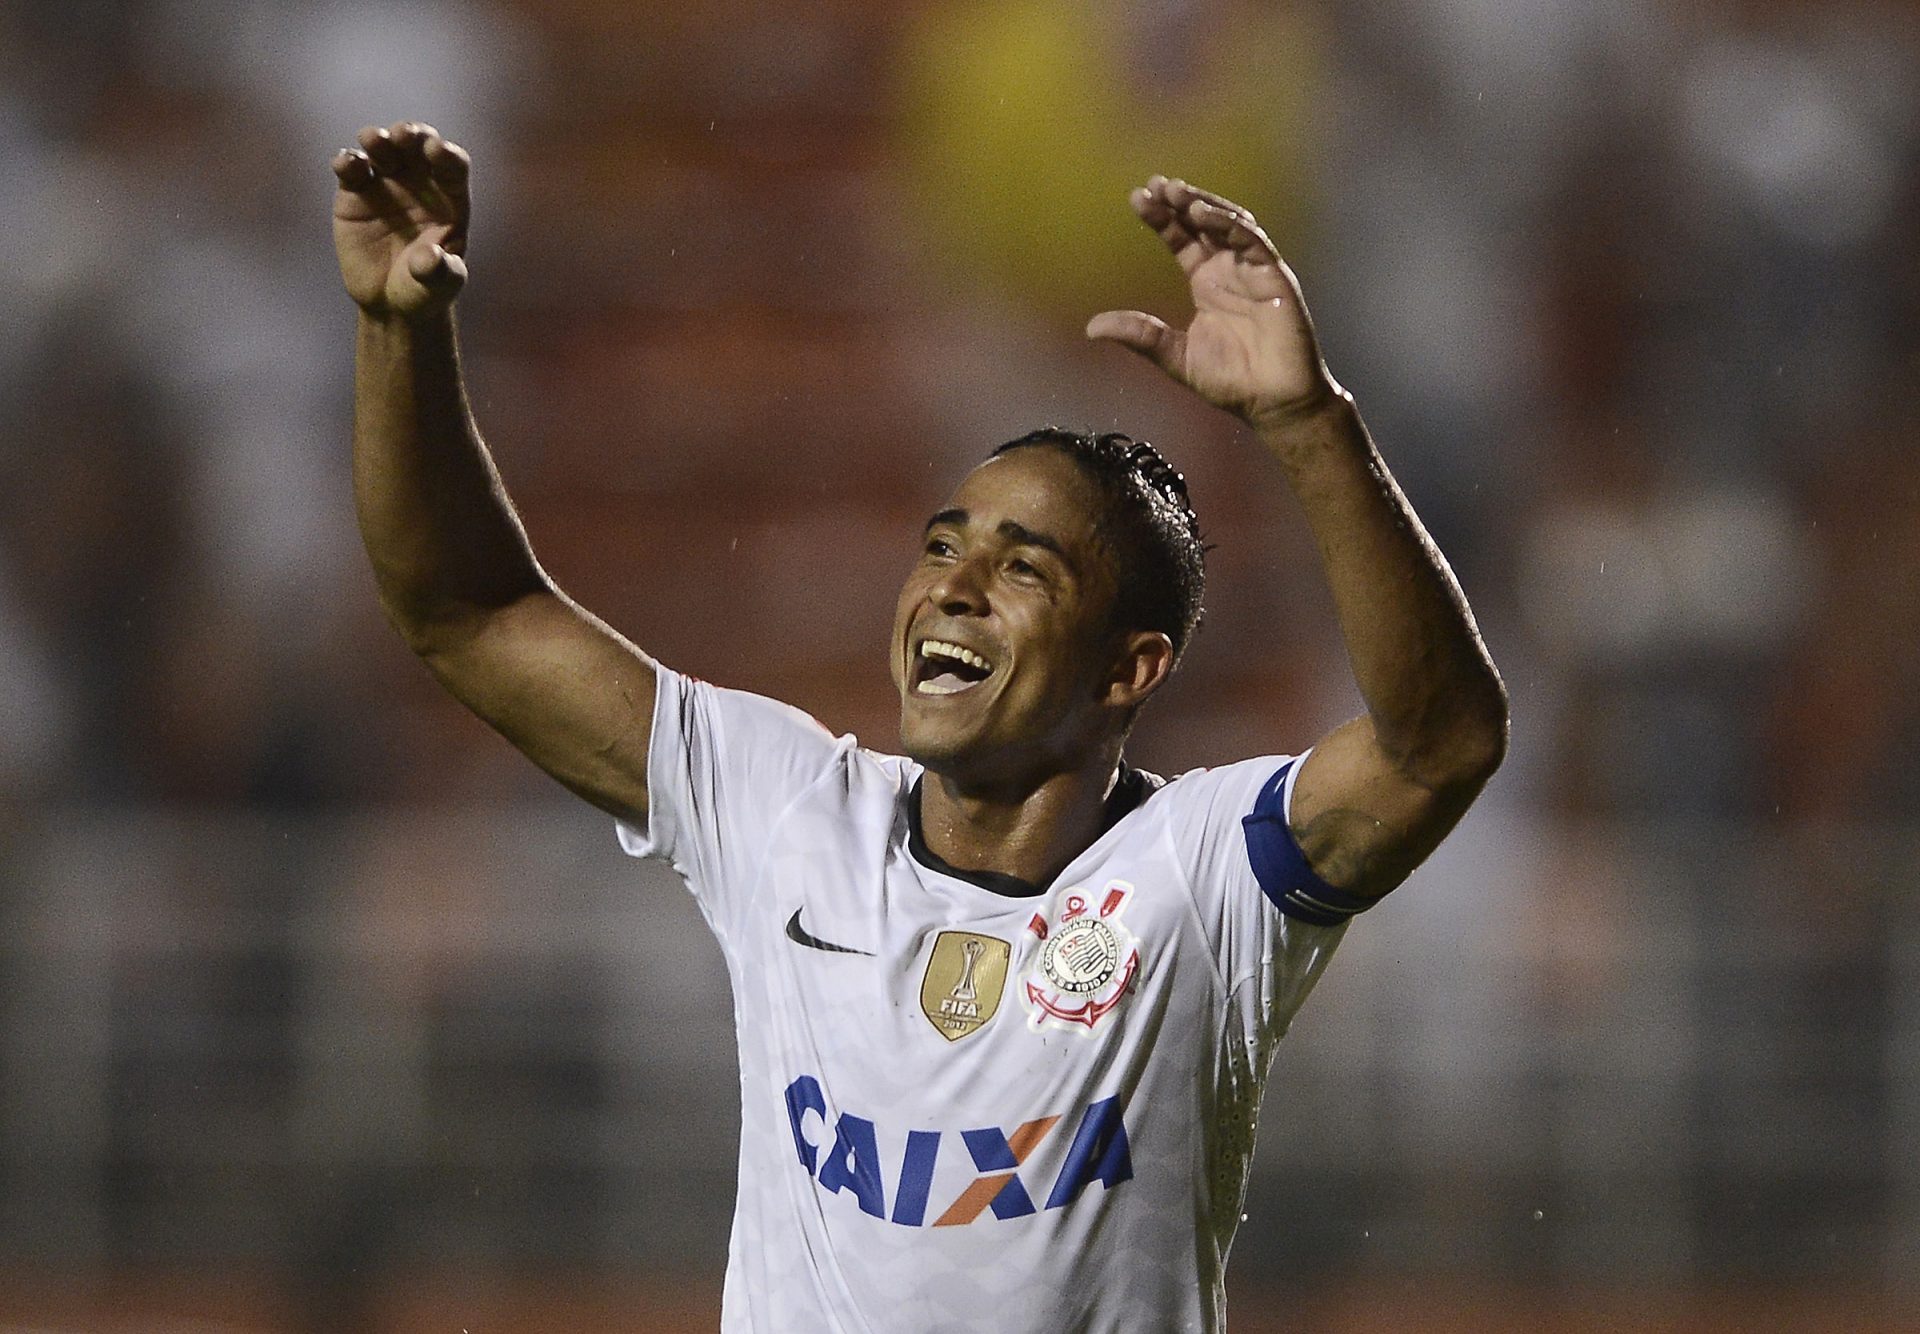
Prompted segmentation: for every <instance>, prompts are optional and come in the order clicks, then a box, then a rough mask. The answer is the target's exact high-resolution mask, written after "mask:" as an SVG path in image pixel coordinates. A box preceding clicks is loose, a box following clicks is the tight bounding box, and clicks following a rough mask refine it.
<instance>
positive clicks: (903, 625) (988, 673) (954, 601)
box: [892, 446, 1171, 787]
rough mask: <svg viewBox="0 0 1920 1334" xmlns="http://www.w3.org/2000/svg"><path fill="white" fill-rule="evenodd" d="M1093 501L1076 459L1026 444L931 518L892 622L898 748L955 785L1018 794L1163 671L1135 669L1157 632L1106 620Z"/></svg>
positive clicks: (1100, 746)
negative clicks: (1143, 646)
mask: <svg viewBox="0 0 1920 1334" xmlns="http://www.w3.org/2000/svg"><path fill="white" fill-rule="evenodd" d="M1102 504H1103V500H1102V496H1101V493H1100V491H1099V488H1098V487H1097V486H1096V484H1095V483H1094V482H1093V481H1092V480H1091V479H1090V478H1089V477H1087V476H1086V474H1085V473H1083V472H1082V471H1081V468H1080V465H1079V464H1077V463H1076V462H1074V460H1073V459H1072V458H1070V457H1069V456H1068V455H1066V454H1064V453H1062V452H1061V451H1060V450H1058V449H1052V448H1047V447H1044V446H1037V447H1033V448H1027V449H1017V450H1013V451H1011V452H1009V453H1006V454H1003V455H1000V456H999V457H997V458H994V459H991V460H989V461H988V462H986V463H984V464H982V465H981V466H980V467H978V468H976V469H974V471H973V472H972V473H970V474H969V475H968V477H967V479H966V480H965V481H964V482H963V483H962V484H961V486H960V489H959V490H958V491H957V492H955V493H954V496H953V499H952V501H951V502H950V503H949V504H948V505H947V507H946V508H944V509H942V510H941V511H940V512H939V513H938V514H936V515H934V517H933V519H932V521H931V522H930V523H929V524H928V525H927V532H926V539H925V541H924V543H923V544H922V549H921V553H920V558H919V560H918V561H917V562H916V563H915V565H914V567H913V570H912V572H911V573H910V574H908V576H907V581H906V585H905V587H903V588H902V589H901V593H900V603H899V607H898V609H897V610H896V612H895V615H894V626H893V652H892V663H893V677H894V683H895V685H896V686H897V687H898V688H899V690H900V740H901V746H902V748H903V749H904V750H905V751H906V753H907V754H908V755H910V756H912V757H913V758H914V759H916V760H918V761H920V762H921V763H922V764H924V765H926V766H927V767H928V768H929V769H931V770H933V771H935V772H936V773H941V774H946V775H950V776H952V777H954V778H956V779H958V780H960V781H961V782H962V783H965V784H968V785H975V786H981V787H1001V786H1015V787H1018V786H1022V785H1031V784H1034V783H1037V782H1038V781H1040V780H1041V779H1044V778H1045V777H1047V776H1049V775H1051V774H1053V773H1057V772H1061V771H1063V770H1064V769H1068V768H1077V767H1079V766H1080V765H1082V764H1085V763H1087V762H1088V760H1089V759H1090V758H1092V757H1095V756H1098V755H1099V754H1101V753H1102V751H1103V750H1104V749H1105V748H1107V747H1109V746H1110V745H1111V744H1112V742H1113V741H1114V740H1115V738H1117V737H1118V736H1119V735H1120V734H1121V733H1122V732H1123V731H1124V728H1125V726H1126V719H1127V717H1128V716H1130V714H1131V712H1132V709H1133V707H1135V705H1137V703H1138V702H1139V700H1140V699H1143V698H1144V697H1145V694H1146V693H1150V692H1151V690H1152V688H1153V687H1154V686H1156V685H1157V684H1158V681H1159V679H1160V678H1161V677H1163V676H1164V674H1165V669H1164V668H1159V669H1149V670H1147V672H1146V676H1143V675H1142V670H1143V669H1142V666H1141V664H1140V663H1139V662H1138V661H1137V659H1138V658H1139V656H1140V655H1139V652H1138V649H1139V647H1140V646H1139V643H1138V642H1137V641H1143V640H1155V639H1157V640H1160V641H1165V638H1166V637H1165V636H1164V635H1158V636H1156V635H1152V634H1141V633H1136V634H1126V633H1123V632H1121V631H1120V630H1118V629H1116V628H1115V626H1114V625H1113V623H1112V612H1113V606H1114V597H1115V593H1116V585H1115V576H1114V569H1113V561H1112V557H1111V555H1110V554H1109V551H1108V549H1107V547H1106V545H1105V544H1104V543H1103V542H1102V541H1101V539H1100V537H1099V529H1098V523H1099V519H1100V516H1101V513H1102ZM1149 647H1151V645H1149ZM1166 656H1167V659H1168V665H1170V663H1171V651H1170V650H1168V652H1167V654H1166ZM1148 677H1150V678H1151V679H1150V680H1149V679H1147V678H1148Z"/></svg>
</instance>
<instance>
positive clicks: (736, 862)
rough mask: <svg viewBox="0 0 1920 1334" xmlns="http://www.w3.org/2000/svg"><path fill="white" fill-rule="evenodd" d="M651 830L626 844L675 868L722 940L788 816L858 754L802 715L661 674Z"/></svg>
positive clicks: (631, 829) (627, 826)
mask: <svg viewBox="0 0 1920 1334" xmlns="http://www.w3.org/2000/svg"><path fill="white" fill-rule="evenodd" d="M656 680H657V685H656V694H655V697H654V707H653V730H652V733H651V736H650V739H649V741H648V749H647V823H646V827H645V828H641V827H640V826H638V825H636V824H633V823H631V822H629V821H625V820H622V821H619V822H618V823H617V832H618V834H619V838H620V846H621V848H623V849H624V850H625V851H626V852H627V853H628V854H629V855H631V856H635V857H657V858H660V859H662V860H664V861H666V862H668V863H670V864H671V865H672V866H673V868H674V869H675V870H677V871H678V872H679V873H680V874H681V876H682V877H683V878H684V879H685V880H686V882H687V888H688V889H689V890H691V891H692V892H693V895H694V897H695V898H696V899H698V900H699V902H700V906H701V909H702V911H703V912H705V914H706V916H707V919H708V920H709V921H710V922H712V923H713V924H714V926H715V928H716V929H719V930H721V931H722V933H723V934H724V931H725V923H726V922H727V921H729V920H730V919H732V918H733V917H734V916H735V915H736V913H737V911H738V909H739V906H740V904H741V902H742V901H743V900H744V899H745V898H747V897H748V896H750V895H751V893H752V892H753V886H754V884H755V882H756V881H757V880H758V878H759V874H760V870H761V866H762V864H763V863H764V861H765V857H766V852H767V848H768V843H769V837H770V835H771V833H772V831H773V830H774V829H775V828H776V827H777V825H778V823H779V821H780V817H781V816H782V814H783V813H784V812H785V811H786V810H787V809H788V808H789V807H791V806H792V805H793V803H794V802H795V801H796V800H797V799H798V798H799V797H800V796H801V795H802V794H803V793H804V792H805V791H806V790H807V789H808V788H809V787H811V786H812V785H813V784H815V783H816V782H818V781H820V780H821V779H822V778H823V777H825V776H826V775H828V774H829V773H831V772H832V771H833V770H834V769H835V767H836V766H837V765H838V764H839V763H840V762H841V760H842V759H843V757H844V755H845V753H846V751H847V750H848V749H850V748H851V747H852V744H853V743H852V739H851V738H836V737H834V736H833V734H832V733H830V732H828V731H827V730H826V729H825V728H824V727H822V726H821V725H820V724H819V723H818V722H816V721H814V719H813V718H811V717H809V716H808V715H807V714H805V713H802V712H801V711H800V710H799V709H796V708H793V707H792V706H790V705H786V704H782V703H780V702H778V701H777V700H771V699H766V698H764V697H763V696H760V695H754V694H749V693H747V692H746V691H741V690H728V689H724V688H722V687H719V686H713V685H709V684H707V683H706V682H705V681H700V680H696V679H694V678H693V677H689V676H684V675H681V674H680V673H678V672H674V671H671V670H669V669H667V668H665V667H660V668H656Z"/></svg>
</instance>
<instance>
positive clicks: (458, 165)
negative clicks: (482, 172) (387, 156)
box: [420, 125, 473, 250]
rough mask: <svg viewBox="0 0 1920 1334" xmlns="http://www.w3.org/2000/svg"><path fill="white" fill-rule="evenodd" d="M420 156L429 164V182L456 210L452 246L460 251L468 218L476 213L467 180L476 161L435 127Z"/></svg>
mask: <svg viewBox="0 0 1920 1334" xmlns="http://www.w3.org/2000/svg"><path fill="white" fill-rule="evenodd" d="M420 156H421V159H422V161H424V162H425V164H426V168H427V177H428V179H429V180H431V181H432V182H433V184H434V187H435V188H436V189H438V190H439V191H440V194H441V196H442V197H443V198H444V199H445V200H446V201H447V204H448V205H449V206H450V207H451V209H452V212H453V233H452V236H451V237H450V238H449V240H448V244H450V245H451V246H453V248H454V249H456V250H458V249H460V248H461V247H462V246H463V245H465V244H466V239H467V219H468V217H469V216H470V215H471V212H472V210H471V208H470V207H469V204H468V198H467V177H468V176H469V175H470V174H471V173H472V170H473V160H472V159H471V158H469V157H468V156H467V150H466V149H464V148H462V147H460V145H459V144H456V143H452V142H449V141H448V140H446V139H444V138H442V137H441V135H440V132H439V131H438V130H436V129H434V128H433V127H432V126H431V125H429V126H427V127H426V134H425V136H424V137H423V138H422V139H421V141H420Z"/></svg>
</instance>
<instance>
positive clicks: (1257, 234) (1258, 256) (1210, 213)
mask: <svg viewBox="0 0 1920 1334" xmlns="http://www.w3.org/2000/svg"><path fill="white" fill-rule="evenodd" d="M1185 216H1186V219H1187V221H1188V224H1189V225H1190V226H1192V227H1193V228H1194V229H1195V230H1197V231H1198V232H1199V233H1200V234H1201V235H1203V236H1205V237H1206V238H1207V239H1208V240H1211V241H1213V242H1214V243H1215V244H1216V245H1218V246H1220V247H1221V248H1223V249H1227V250H1231V251H1233V252H1234V253H1235V255H1236V257H1238V258H1240V259H1244V260H1247V261H1250V262H1252V263H1256V264H1277V263H1279V262H1280V256H1279V254H1278V252H1276V251H1275V250H1274V248H1273V242H1272V241H1270V240H1268V239H1267V234H1266V233H1265V232H1264V231H1262V230H1260V224H1259V223H1257V222H1255V221H1254V220H1253V215H1252V214H1251V213H1248V212H1247V211H1246V210H1244V209H1241V208H1239V207H1238V206H1237V205H1236V206H1232V207H1223V206H1222V205H1219V204H1216V203H1214V202H1213V201H1212V200H1208V199H1196V200H1194V201H1193V202H1192V203H1190V204H1188V205H1187V208H1186V213H1185Z"/></svg>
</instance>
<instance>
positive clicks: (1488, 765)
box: [1087, 176, 1507, 897]
mask: <svg viewBox="0 0 1920 1334" xmlns="http://www.w3.org/2000/svg"><path fill="white" fill-rule="evenodd" d="M1132 203H1133V208H1134V212H1135V213H1137V214H1138V215H1139V216H1140V218H1141V220H1142V221H1143V222H1145V223H1146V224H1147V225H1148V226H1150V227H1152V228H1153V229H1154V230H1155V231H1156V232H1158V233H1159V235H1160V237H1161V239H1162V240H1164V241H1165V242H1166V243H1167V247H1168V248H1169V249H1170V250H1171V251H1172V252H1173V255H1174V258H1175V259H1176V260H1178V261H1179V263H1180V266H1181V268H1182V269H1183V270H1184V271H1185V272H1186V275H1187V278H1188V280H1189V282H1190V284H1191V286H1192V289H1193V298H1194V316H1193V319H1192V321H1191V322H1190V324H1189V325H1188V327H1187V328H1186V329H1184V330H1181V329H1175V328H1172V327H1171V326H1169V325H1167V324H1166V323H1165V322H1163V321H1161V320H1159V319H1156V318H1154V317H1153V316H1151V315H1147V314H1144V313H1142V312H1140V311H1131V310H1129V311H1107V312H1105V313H1103V314H1100V315H1096V316H1094V318H1093V319H1092V321H1091V322H1090V323H1089V324H1088V325H1087V333H1088V336H1090V337H1094V338H1105V339H1110V340H1112V341H1114V342H1117V343H1121V344H1123V345H1124V346H1127V347H1130V348H1132V349H1133V350H1134V351H1136V352H1139V353H1140V354H1142V355H1143V356H1145V357H1147V358H1149V359H1150V360H1152V361H1153V362H1155V363H1156V364H1157V365H1159V366H1160V367H1161V368H1162V369H1163V370H1165V371H1166V372H1167V373H1168V374H1169V375H1171V376H1173V378H1174V379H1176V380H1178V381H1179V382H1180V383H1182V384H1184V385H1186V386H1188V387H1189V388H1191V389H1193V390H1194V391H1195V392H1196V393H1198V394H1200V395H1201V396H1202V397H1203V398H1205V399H1206V400H1207V401H1208V402H1210V403H1213V404H1215V405H1216V406H1219V407H1222V408H1225V409H1227V410H1228V411H1230V412H1233V413H1235V414H1236V415H1238V416H1239V417H1241V418H1242V419H1243V420H1244V421H1246V423H1247V424H1248V425H1249V426H1250V427H1252V428H1253V431H1254V433H1255V435H1256V436H1257V437H1258V438H1259V440H1260V443H1261V444H1262V445H1264V446H1265V448H1266V450H1267V452H1268V453H1269V454H1271V455H1272V456H1273V458H1274V459H1275V460H1277V461H1278V463H1279V464H1280V466H1281V468H1282V470H1283V471H1284V472H1285V474H1286V477H1287V480H1288V482H1289V483H1290V484H1291V485H1292V489H1293V493H1294V495H1295V496H1297V497H1298V498H1299V501H1300V504H1301V507H1302V509H1303V510H1304V511H1305V512H1306V517H1307V523H1308V525H1309V527H1310V528H1311V530H1312V532H1313V536H1314V539H1315V541H1316V543H1317V545H1318V547H1319V550H1320V559H1321V562H1322V565H1323V567H1324V569H1325V571H1326V577H1327V582H1328V585H1329V586H1330V587H1331V589H1332V591H1333V600H1334V608H1335V611H1336V614H1337V615H1338V618H1339V622H1340V632H1341V635H1342V637H1343V638H1344V640H1345V642H1346V647H1347V656H1348V659H1349V660H1350V662H1351V663H1352V666H1353V673H1354V677H1355V679H1356V680H1357V681H1358V682H1359V685H1360V693H1361V696H1362V698H1363V699H1364V700H1365V701H1366V708H1367V711H1366V713H1365V714H1363V715H1362V716H1361V717H1359V718H1356V719H1354V720H1352V721H1351V722H1348V723H1346V724H1344V725H1342V726H1341V727H1338V728H1336V729H1335V730H1334V731H1333V732H1332V733H1331V734H1330V735H1329V736H1327V737H1325V738H1324V739H1322V740H1321V742H1320V743H1319V744H1318V745H1316V746H1315V747H1314V748H1313V753H1312V754H1311V755H1310V756H1309V757H1308V759H1307V762H1306V764H1305V766H1304V767H1303V768H1302V770H1301V772H1300V777H1299V779H1298V781H1297V782H1296V784H1295V787H1294V792H1293V806H1292V821H1291V822H1292V825H1293V829H1294V833H1295V836H1296V837H1297V838H1298V840H1299V842H1300V846H1301V848H1302V850H1303V851H1304V852H1305V853H1306V854H1307V859H1308V861H1309V863H1310V864H1311V865H1312V867H1313V869H1314V871H1315V872H1316V873H1318V874H1319V875H1320V876H1321V878H1322V879H1324V880H1326V881H1327V882H1328V883H1330V884H1332V885H1334V886H1336V887H1337V888H1340V889H1345V890H1348V891H1350V892H1351V893H1354V894H1356V895H1360V896H1363V897H1377V896H1378V895H1381V894H1385V893H1386V892H1387V891H1388V890H1390V889H1392V888H1393V887H1394V886H1395V885H1397V884H1399V883H1400V882H1401V881H1402V880H1404V879H1405V878H1406V877H1407V875H1408V873H1410V872H1411V871H1412V870H1413V868H1414V867H1416V866H1418V865H1419V864H1420V862H1421V861H1422V860H1424V859H1425V858H1426V856H1427V854H1428V853H1430V852H1432V851H1433V849H1434V848H1435V847H1437V846H1438V845H1439V843H1440V840H1441V839H1442V838H1444V837H1446V835H1447V832H1448V831H1449V830H1451V829H1452V828H1453V826H1454V825H1455V824H1456V823H1457V822H1458V821H1459V819H1460V817H1461V816H1462V815H1463V814H1465V812H1466V809H1467V807H1468V806H1469V805H1470V804H1471V803H1472V801H1473V799H1474V797H1476V796H1477V795H1478V794H1479V792H1480V789H1481V788H1482V787H1483V786H1485V784H1486V781H1487V779H1488V778H1489V777H1491V776H1492V774H1493V771H1494V770H1495V769H1496V768H1497V767H1498V766H1499V764H1500V761H1501V759H1502V757H1503V756H1504V755H1505V753H1506V743H1507V699H1506V691H1505V689H1504V687H1503V686H1502V685H1501V683H1500V676H1499V673H1498V672H1496V671H1495V670H1494V666H1493V662H1492V660H1491V659H1490V658H1489V657H1488V656H1487V651H1486V646H1485V645H1484V644H1483V643H1482V642H1481V639H1480V634H1479V631H1478V629H1477V628H1476V627H1475V625H1474V621H1473V613H1472V611H1471V610H1470V609H1469V608H1468V606H1467V602H1466V598H1465V597H1464V596H1463V595H1462V594H1461V592H1460V586H1459V584H1458V583H1456V582H1455V580H1454V578H1453V572H1452V571H1451V570H1449V569H1448V568H1447V563H1446V560H1445V558H1444V557H1442V556H1441V554H1440V551H1439V548H1438V547H1436V546H1435V545H1434V544H1433V539H1432V538H1430V537H1429V536H1428V535H1427V532H1426V530H1425V528H1423V527H1422V526H1421V524H1420V520H1419V518H1418V517H1417V516H1416V515H1415V514H1414V512H1413V508H1412V506H1410V505H1409V504H1408V503H1407V498H1406V497H1405V496H1404V495H1402V494H1401V492H1400V488H1399V487H1398V486H1397V485H1395V484H1394V480H1393V477H1392V475H1391V474H1390V473H1389V472H1388V471H1387V465H1386V464H1385V463H1384V462H1383V461H1382V460H1381V458H1380V455H1379V453H1378V452H1377V451H1376V450H1375V449H1374V447H1373V441H1372V440H1371V439H1370V438H1369V437H1368V435H1367V431H1366V427H1365V426H1364V425H1363V424H1362V423H1361V420H1360V414H1359V411H1358V410H1357V409H1356V408H1355V406H1354V403H1353V398H1352V396H1351V395H1350V394H1348V393H1347V392H1346V391H1345V390H1344V389H1342V388H1341V387H1340V386H1339V385H1338V384H1337V383H1336V382H1335V381H1334V379H1333V376H1332V375H1331V374H1330V373H1329V372H1328V371H1327V367H1326V363H1325V362H1324V361H1323V360H1322V359H1321V356H1320V349H1319V345H1318V343H1317V341H1316V340H1315V338H1314V332H1313V323H1312V321H1311V319H1310V318H1309V317H1308V315H1307V308H1306V304H1305V302H1304V301H1303V300H1302V299H1301V295H1300V287H1299V284H1298V282H1296V281H1295V279H1294V276H1293V274H1292V272H1291V271H1290V270H1289V269H1288V268H1287V266H1286V264H1285V263H1284V262H1283V261H1282V260H1281V258H1280V256H1279V254H1278V253H1277V252H1276V251H1275V250H1274V248H1273V243H1272V242H1271V241H1269V240H1268V239H1267V236H1266V234H1265V233H1264V232H1262V231H1261V230H1260V227H1259V224H1258V223H1257V222H1255V220H1254V218H1253V215H1252V214H1251V213H1249V212H1247V210H1245V209H1244V208H1241V207H1240V206H1239V205H1237V204H1235V203H1233V202H1232V201H1230V200H1226V199H1222V198H1221V197H1220V196H1218V195H1214V194H1209V193H1208V192H1206V191H1203V190H1198V189H1195V188H1194V187H1192V186H1190V185H1188V184H1187V183H1186V182H1184V181H1179V180H1167V179H1166V178H1164V177H1160V176H1156V177H1154V178H1153V179H1152V180H1150V181H1149V182H1148V183H1147V185H1146V186H1145V187H1144V188H1141V189H1138V190H1135V191H1134V192H1133V196H1132Z"/></svg>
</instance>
